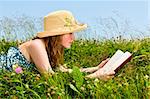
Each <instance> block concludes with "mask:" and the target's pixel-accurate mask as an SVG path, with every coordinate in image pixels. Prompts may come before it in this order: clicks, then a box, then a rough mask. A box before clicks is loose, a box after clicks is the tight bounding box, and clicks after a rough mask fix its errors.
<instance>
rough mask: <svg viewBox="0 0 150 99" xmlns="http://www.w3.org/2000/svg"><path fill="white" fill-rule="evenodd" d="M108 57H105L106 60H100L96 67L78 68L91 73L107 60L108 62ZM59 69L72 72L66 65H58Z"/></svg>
mask: <svg viewBox="0 0 150 99" xmlns="http://www.w3.org/2000/svg"><path fill="white" fill-rule="evenodd" d="M108 60H109V58H107V59H106V60H104V61H102V62H101V63H100V64H99V65H98V66H96V67H88V68H80V71H81V72H87V73H88V72H89V73H92V72H95V71H97V70H98V69H99V68H102V67H103V66H104V65H105V64H106V63H107V62H108ZM59 70H60V71H62V72H72V69H67V67H66V66H62V65H61V66H60V67H59Z"/></svg>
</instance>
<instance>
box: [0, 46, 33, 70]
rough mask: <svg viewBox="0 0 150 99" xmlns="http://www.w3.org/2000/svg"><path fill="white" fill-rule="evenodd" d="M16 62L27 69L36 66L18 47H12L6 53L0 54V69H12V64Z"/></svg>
mask: <svg viewBox="0 0 150 99" xmlns="http://www.w3.org/2000/svg"><path fill="white" fill-rule="evenodd" d="M16 64H17V65H19V66H21V67H25V68H27V69H29V68H33V67H34V64H33V63H31V62H29V61H28V60H27V59H26V58H25V56H24V55H23V54H22V53H21V52H20V50H19V48H18V47H15V46H13V47H10V48H9V50H8V51H7V53H6V54H0V69H6V70H9V71H12V69H13V67H12V66H13V65H16Z"/></svg>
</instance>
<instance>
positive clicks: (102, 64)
mask: <svg viewBox="0 0 150 99" xmlns="http://www.w3.org/2000/svg"><path fill="white" fill-rule="evenodd" d="M109 59H110V58H107V59H106V60H104V61H102V62H101V63H100V64H99V65H98V66H99V68H101V67H103V66H104V65H105V64H106V63H107V62H108V61H109Z"/></svg>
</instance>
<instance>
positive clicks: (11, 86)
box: [0, 38, 150, 99]
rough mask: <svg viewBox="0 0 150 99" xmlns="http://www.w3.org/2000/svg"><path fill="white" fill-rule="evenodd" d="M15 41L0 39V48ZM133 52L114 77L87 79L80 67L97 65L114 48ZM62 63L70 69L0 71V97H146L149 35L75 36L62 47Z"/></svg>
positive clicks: (149, 90) (149, 93) (149, 77)
mask: <svg viewBox="0 0 150 99" xmlns="http://www.w3.org/2000/svg"><path fill="white" fill-rule="evenodd" d="M17 44H19V42H18V41H10V42H8V41H6V40H4V39H3V40H1V41H0V52H1V53H5V52H7V50H8V48H9V47H10V46H17ZM118 49H121V50H122V51H129V52H131V53H132V54H133V57H132V59H131V61H130V62H128V63H127V64H126V65H125V66H124V67H123V68H122V69H121V70H120V71H119V72H117V73H116V75H115V77H114V78H113V79H110V80H108V81H103V80H101V79H87V78H85V75H87V74H86V73H81V72H80V71H79V68H80V67H92V66H97V65H98V64H99V63H100V62H101V61H102V60H104V59H106V58H108V57H111V56H112V55H113V54H114V53H115V52H116V50H118ZM65 64H66V65H67V67H68V68H72V69H73V72H72V73H62V72H59V71H57V70H55V71H56V73H55V74H54V75H53V76H50V77H48V78H45V77H42V76H41V75H40V74H39V73H38V72H37V70H36V69H35V68H34V69H33V70H26V69H25V68H23V73H21V74H16V73H15V72H8V71H2V70H1V71H0V98H2V99H5V98H8V99H21V98H23V99H24V98H25V99H26V98H28V99H35V98H36V99H72V98H74V99H76V98H77V99H79V98H81V99H149V98H150V38H145V39H135V40H126V39H117V38H116V39H110V40H103V41H98V40H82V39H80V40H76V41H75V42H74V43H73V45H72V48H71V49H65Z"/></svg>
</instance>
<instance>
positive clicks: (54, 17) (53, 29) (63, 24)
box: [37, 10, 87, 38]
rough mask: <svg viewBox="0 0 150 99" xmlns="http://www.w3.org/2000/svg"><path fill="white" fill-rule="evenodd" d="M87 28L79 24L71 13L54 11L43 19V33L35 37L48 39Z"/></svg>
mask: <svg viewBox="0 0 150 99" xmlns="http://www.w3.org/2000/svg"><path fill="white" fill-rule="evenodd" d="M86 27H87V25H86V24H79V23H77V21H76V20H75V18H74V17H73V15H72V13H71V12H69V11H66V10H60V11H55V12H52V13H50V14H48V15H47V16H45V17H44V31H43V32H38V33H37V36H38V37H40V38H42V37H48V36H54V35H62V34H67V33H73V32H78V31H81V30H83V29H85V28H86Z"/></svg>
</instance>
